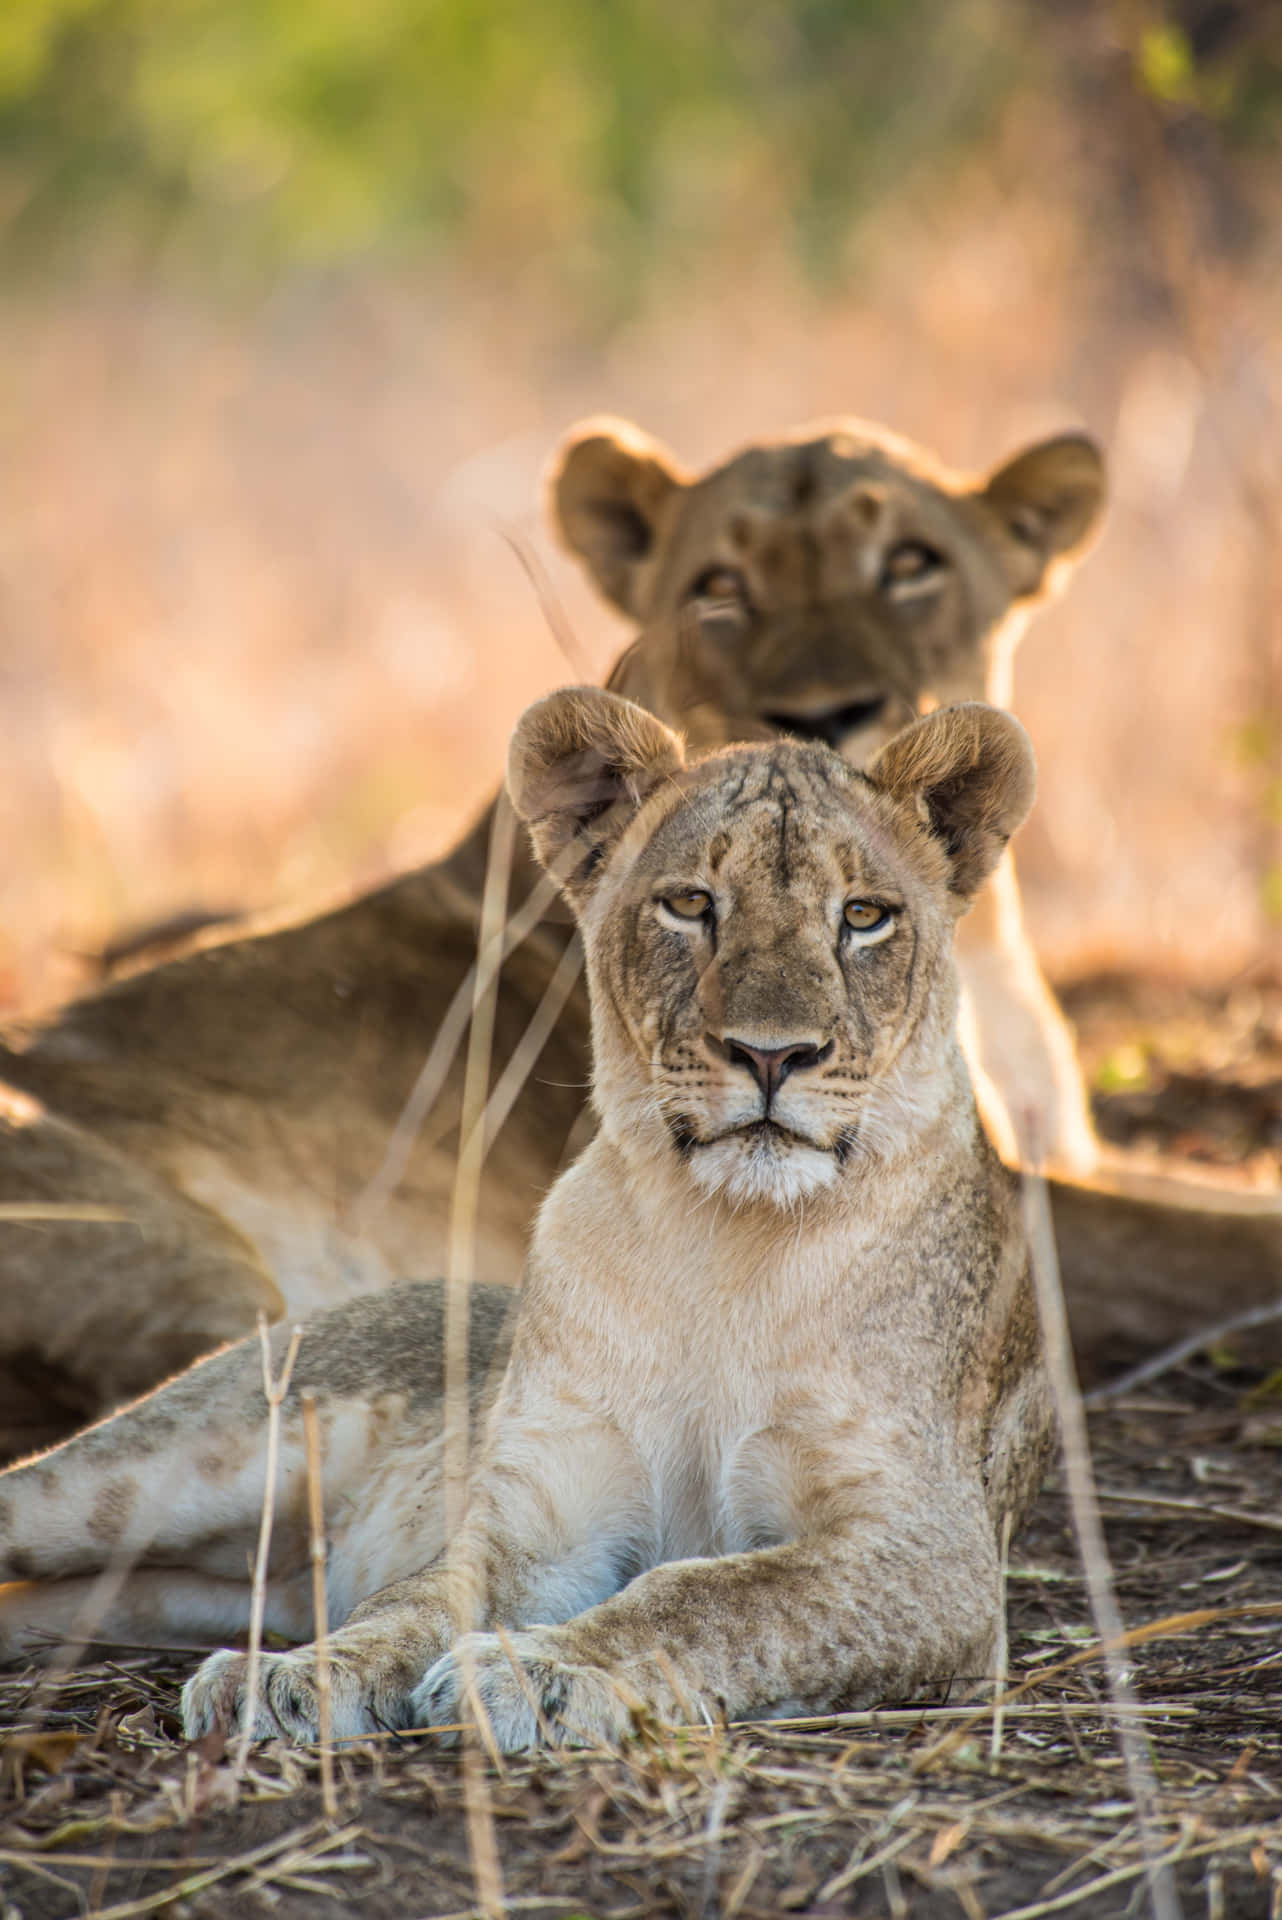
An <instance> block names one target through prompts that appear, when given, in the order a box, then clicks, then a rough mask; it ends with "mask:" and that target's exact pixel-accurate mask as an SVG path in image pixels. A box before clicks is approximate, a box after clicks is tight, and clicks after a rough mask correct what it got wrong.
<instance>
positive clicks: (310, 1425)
mask: <svg viewBox="0 0 1282 1920" xmlns="http://www.w3.org/2000/svg"><path fill="white" fill-rule="evenodd" d="M300 1397H301V1400H302V1408H303V1445H304V1447H305V1449H306V1453H307V1519H308V1531H309V1533H310V1536H311V1560H312V1617H313V1630H314V1637H315V1643H316V1707H317V1726H316V1734H317V1739H318V1740H319V1742H320V1773H321V1803H322V1805H323V1806H324V1808H325V1818H326V1819H327V1820H336V1819H337V1818H338V1794H337V1792H336V1791H335V1788H334V1753H333V1741H334V1711H333V1709H334V1702H333V1691H332V1688H331V1686H330V1673H329V1605H328V1600H327V1597H326V1592H325V1495H324V1487H323V1483H322V1481H321V1445H320V1422H319V1420H318V1418H317V1414H316V1395H315V1394H314V1393H311V1392H304V1393H303V1394H302V1395H301V1396H300Z"/></svg>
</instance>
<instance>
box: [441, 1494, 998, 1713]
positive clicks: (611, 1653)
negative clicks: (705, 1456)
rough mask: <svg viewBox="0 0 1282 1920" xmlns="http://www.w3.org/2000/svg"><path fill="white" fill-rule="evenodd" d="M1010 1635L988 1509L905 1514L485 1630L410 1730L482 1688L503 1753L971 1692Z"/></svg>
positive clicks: (444, 1669) (457, 1709) (643, 1580)
mask: <svg viewBox="0 0 1282 1920" xmlns="http://www.w3.org/2000/svg"><path fill="white" fill-rule="evenodd" d="M973 1504H974V1506H975V1507H976V1508H978V1507H979V1502H978V1500H976V1502H975V1503H973ZM968 1519H969V1520H970V1521H971V1524H969V1525H967V1520H968ZM1000 1631H1001V1614H1000V1591H999V1579H998V1567H997V1556H996V1550H995V1547H994V1543H993V1539H992V1535H991V1531H990V1529H989V1526H988V1523H987V1520H986V1517H984V1516H983V1515H982V1511H975V1512H974V1513H973V1514H972V1515H970V1516H967V1515H965V1514H964V1513H961V1514H959V1510H958V1508H956V1507H954V1508H952V1510H951V1511H950V1512H949V1511H944V1510H942V1509H941V1510H940V1511H939V1512H937V1513H934V1514H915V1515H914V1514H906V1515H905V1516H904V1518H903V1520H902V1521H901V1522H899V1523H898V1524H896V1525H894V1526H887V1527H884V1528H882V1527H879V1528H868V1529H861V1530H857V1531H856V1530H843V1531H841V1532H838V1533H818V1534H815V1535H812V1536H810V1537H808V1538H805V1539H802V1540H800V1541H797V1542H795V1543H793V1544H790V1545H787V1546H780V1547H770V1548H765V1549H762V1550H759V1551H756V1552H749V1553H739V1554H731V1555H727V1556H725V1557H724V1558H720V1559H709V1560H685V1561H674V1562H672V1563H670V1564H668V1565H665V1566H659V1567H655V1568H654V1569H652V1570H651V1571H650V1572H648V1573H644V1574H642V1575H641V1576H640V1577H639V1578H638V1579H636V1580H634V1581H633V1582H632V1584H631V1585H630V1586H628V1587H626V1588H625V1589H624V1590H623V1591H622V1592H621V1593H619V1594H617V1595H615V1596H614V1597H613V1598H612V1599H609V1600H607V1601H605V1602H603V1603H602V1604H601V1605H599V1606H596V1607H593V1608H592V1609H591V1610H590V1611H588V1612H586V1613H583V1614H581V1615H579V1616H578V1617H577V1618H576V1619H573V1620H570V1621H568V1622H566V1623H565V1624H564V1625H561V1626H538V1627H532V1628H530V1629H528V1630H527V1631H525V1632H521V1633H514V1634H512V1635H511V1636H510V1637H505V1636H499V1635H497V1634H493V1633H474V1634H472V1635H471V1636H470V1637H469V1639H468V1642H467V1644H466V1646H462V1645H459V1646H455V1647H454V1648H453V1649H452V1650H451V1652H450V1653H448V1654H446V1655H444V1656H443V1657H442V1658H441V1659H440V1660H438V1661H437V1663H436V1665H435V1666H434V1667H433V1668H432V1669H431V1670H430V1671H429V1672H428V1673H427V1674H426V1676H425V1677H424V1680H423V1683H422V1685H421V1686H420V1687H419V1688H418V1689H417V1690H416V1692H415V1695H414V1701H413V1709H414V1719H415V1723H416V1724H418V1725H428V1726H430V1725H449V1724H452V1723H454V1722H456V1721H458V1720H459V1719H460V1718H462V1717H463V1716H464V1715H465V1713H466V1712H467V1710H468V1707H469V1704H470V1696H469V1687H474V1688H475V1691H476V1694H477V1695H478V1696H479V1700H480V1703H481V1705H482V1707H483V1709H484V1711H485V1714H486V1715H487V1717H488V1719H489V1722H490V1725H491V1726H492V1728H493V1731H494V1736H495V1738H496V1740H497V1742H498V1744H499V1746H500V1747H501V1748H503V1749H504V1750H506V1751H518V1750H520V1749H522V1748H525V1747H530V1746H534V1745H537V1744H538V1743H539V1742H540V1741H548V1742H551V1743H552V1744H557V1745H560V1744H568V1745H594V1744H596V1743H598V1742H603V1743H605V1744H617V1743H618V1742H619V1741H620V1739H622V1738H623V1737H624V1736H625V1735H626V1734H627V1733H629V1731H631V1729H632V1727H633V1724H634V1720H635V1715H636V1712H637V1710H638V1709H645V1710H649V1711H650V1712H653V1713H656V1714H658V1716H659V1717H660V1718H662V1719H666V1720H669V1721H677V1722H681V1721H691V1720H693V1721H696V1722H697V1721H699V1720H702V1719H706V1718H716V1717H724V1718H726V1719H731V1720H733V1719H740V1718H746V1717H751V1716H754V1715H760V1714H769V1713H771V1712H778V1711H779V1710H781V1709H784V1708H789V1707H790V1708H792V1709H793V1710H794V1711H813V1712H822V1711H826V1710H829V1709H831V1708H834V1707H836V1706H842V1707H855V1706H865V1705H870V1704H873V1703H875V1702H877V1701H887V1700H903V1699H912V1698H915V1697H917V1696H919V1695H921V1694H923V1693H928V1692H930V1691H932V1690H943V1689H946V1688H947V1687H949V1686H950V1685H951V1684H952V1683H954V1682H962V1683H974V1682H975V1681H977V1680H980V1679H982V1678H983V1677H984V1676H986V1675H990V1674H991V1673H992V1672H993V1669H994V1662H995V1653H996V1648H997V1644H998V1638H999V1634H1000Z"/></svg>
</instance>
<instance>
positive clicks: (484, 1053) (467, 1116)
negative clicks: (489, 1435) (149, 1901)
mask: <svg viewBox="0 0 1282 1920" xmlns="http://www.w3.org/2000/svg"><path fill="white" fill-rule="evenodd" d="M516 833H517V821H516V815H515V813H514V812H513V810H512V808H511V806H510V804H509V803H508V801H507V800H506V799H505V798H503V797H500V799H499V801H498V803H497V804H496V806H495V809H494V813H493V816H492V820H491V826H490V844H489V851H488V855H487V859H486V867H485V887H484V891H483V893H482V896H481V923H480V930H479V934H478V939H477V955H478V958H477V965H476V969H475V978H474V985H473V996H472V1014H471V1026H470V1029H469V1032H468V1046H467V1059H466V1064H465V1067H464V1073H463V1103H462V1112H461V1115H460V1119H459V1142H460V1146H459V1157H458V1163H457V1166H456V1168H455V1174H454V1193H453V1196H452V1202H451V1206H450V1230H449V1243H448V1253H447V1265H446V1276H445V1279H446V1297H445V1446H444V1466H445V1516H446V1530H447V1536H448V1537H449V1538H451V1539H453V1538H454V1537H455V1536H456V1535H457V1533H458V1531H459V1529H460V1526H461V1524H462V1520H463V1514H464V1511H465V1507H466V1502H467V1472H468V1441H469V1423H470V1396H469V1391H468V1382H469V1373H470V1369H469V1353H468V1349H469V1335H470V1325H471V1312H470V1304H471V1303H470V1298H469V1296H470V1291H471V1287H472V1282H473V1279H474V1277H475V1265H476V1228H477V1219H478V1214H479V1209H480V1198H481V1172H482V1168H483V1166H484V1163H485V1148H486V1141H485V1128H484V1125H483V1116H484V1113H485V1103H486V1094H487V1090H488V1087H489V1078H490V1061H491V1058H492V1056H493V1050H494V1020H495V1012H496V1006H497V1000H498V981H499V968H500V966H501V964H502V956H503V951H504V930H505V924H506V917H507V895H508V885H509V880H510V877H511V872H512V860H513V856H514V854H515V851H516ZM470 1586H471V1571H470V1569H462V1568H461V1569H460V1571H459V1578H458V1581H457V1583H456V1591H455V1595H454V1612H455V1617H456V1632H457V1633H458V1634H459V1635H461V1636H464V1637H463V1638H462V1641H461V1644H462V1648H463V1653H462V1679H463V1690H464V1694H465V1696H466V1697H467V1698H468V1700H469V1702H470V1704H471V1706H472V1714H473V1719H474V1721H475V1726H476V1731H477V1732H479V1734H480V1737H481V1739H482V1740H483V1741H484V1742H485V1744H486V1746H487V1747H488V1749H489V1750H490V1752H491V1754H492V1755H493V1754H494V1751H495V1742H494V1737H493V1730H492V1729H491V1728H490V1727H489V1726H488V1725H487V1724H486V1716H485V1709H484V1705H483V1703H482V1702H481V1701H480V1699H479V1698H478V1697H477V1694H476V1685H475V1681H476V1674H475V1668H474V1665H473V1663H472V1661H471V1660H470V1658H469V1655H468V1643H467V1640H466V1637H465V1636H466V1631H467V1628H468V1627H469V1626H470V1624H471V1620H470V1614H471V1592H470V1590H469V1589H470ZM463 1787H464V1804H465V1810H466V1816H467V1833H468V1850H469V1853H470V1855H471V1860H472V1872H473V1876H474V1879H475V1882H476V1895H477V1903H478V1905H479V1907H480V1909H481V1911H482V1913H483V1914H484V1915H485V1916H486V1920H492V1917H493V1916H497V1915H499V1914H501V1913H502V1911H503V1880H502V1875H501V1872H500V1868H499V1854H498V1841H497V1837H496V1835H495V1831H494V1810H493V1807H492V1805H491V1802H490V1795H489V1784H488V1782H487V1780H486V1778H485V1770H484V1766H483V1763H482V1759H481V1754H480V1751H479V1750H478V1748H477V1746H476V1744H475V1735H474V1733H473V1732H472V1730H471V1728H470V1726H469V1727H468V1728H465V1729H464V1734H463Z"/></svg>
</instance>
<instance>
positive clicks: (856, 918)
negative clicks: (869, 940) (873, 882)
mask: <svg viewBox="0 0 1282 1920" xmlns="http://www.w3.org/2000/svg"><path fill="white" fill-rule="evenodd" d="M894 917H895V916H894V914H893V913H892V912H891V910H890V908H889V907H883V906H882V904H881V902H880V900H847V902H846V905H845V907H844V909H843V911H842V919H843V920H844V921H845V923H846V925H847V926H848V927H850V928H851V929H853V931H854V932H855V933H880V932H881V931H882V929H883V928H885V929H887V930H888V929H889V927H890V925H891V923H892V921H893V920H894Z"/></svg>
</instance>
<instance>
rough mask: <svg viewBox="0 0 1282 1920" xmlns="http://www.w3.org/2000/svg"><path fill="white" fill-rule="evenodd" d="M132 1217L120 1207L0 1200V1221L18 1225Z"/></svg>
mask: <svg viewBox="0 0 1282 1920" xmlns="http://www.w3.org/2000/svg"><path fill="white" fill-rule="evenodd" d="M133 1217H134V1216H133V1215H132V1214H131V1213H126V1212H125V1211H124V1209H123V1208H122V1207H105V1206H95V1205H92V1204H90V1203H89V1202H88V1201H84V1202H81V1201H79V1200H0V1221H4V1220H7V1221H10V1222H15V1223H17V1224H19V1225H22V1224H25V1223H27V1222H35V1221H41V1220H56V1221H58V1223H59V1224H60V1225H63V1224H65V1223H66V1222H68V1221H72V1222H75V1221H81V1220H85V1221H90V1220H107V1221H111V1220H115V1221H121V1220H132V1219H133Z"/></svg>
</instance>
